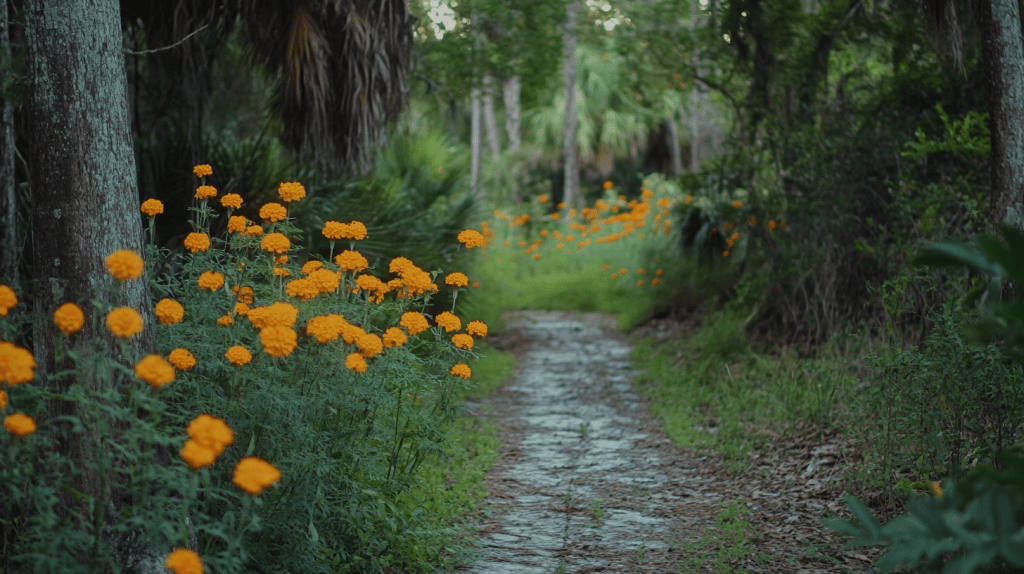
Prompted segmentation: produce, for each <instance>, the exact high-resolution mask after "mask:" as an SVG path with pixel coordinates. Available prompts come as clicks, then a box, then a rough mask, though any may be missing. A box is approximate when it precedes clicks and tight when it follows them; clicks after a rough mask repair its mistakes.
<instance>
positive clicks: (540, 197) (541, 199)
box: [537, 195, 548, 203]
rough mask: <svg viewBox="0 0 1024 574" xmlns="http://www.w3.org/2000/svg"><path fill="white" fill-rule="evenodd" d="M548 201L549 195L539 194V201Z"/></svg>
mask: <svg viewBox="0 0 1024 574" xmlns="http://www.w3.org/2000/svg"><path fill="white" fill-rule="evenodd" d="M547 202H548V196H546V195H538V196H537V203H547Z"/></svg>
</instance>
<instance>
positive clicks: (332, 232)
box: [323, 221, 348, 241]
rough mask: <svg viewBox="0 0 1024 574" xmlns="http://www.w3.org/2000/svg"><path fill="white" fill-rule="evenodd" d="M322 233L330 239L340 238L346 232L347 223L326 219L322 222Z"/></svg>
mask: <svg viewBox="0 0 1024 574" xmlns="http://www.w3.org/2000/svg"><path fill="white" fill-rule="evenodd" d="M323 234H324V237H326V238H327V239H330V240H331V241H336V240H338V239H342V238H343V237H345V236H346V235H347V234H348V225H347V224H344V223H340V222H337V221H328V222H327V223H325V224H324V230H323Z"/></svg>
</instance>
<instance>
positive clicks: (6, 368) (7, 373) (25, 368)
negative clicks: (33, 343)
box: [0, 341, 36, 386]
mask: <svg viewBox="0 0 1024 574" xmlns="http://www.w3.org/2000/svg"><path fill="white" fill-rule="evenodd" d="M35 368H36V359H35V357H33V356H32V353H30V352H29V351H28V349H22V348H21V347H18V346H16V345H14V344H13V343H8V342H6V341H0V383H7V384H8V385H11V386H14V385H20V384H22V383H27V382H29V381H31V380H32V379H34V378H35V376H36V375H35V372H34V371H35Z"/></svg>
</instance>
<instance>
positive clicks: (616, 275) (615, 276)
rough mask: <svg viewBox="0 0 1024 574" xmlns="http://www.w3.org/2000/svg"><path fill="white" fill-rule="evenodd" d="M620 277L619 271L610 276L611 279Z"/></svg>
mask: <svg viewBox="0 0 1024 574" xmlns="http://www.w3.org/2000/svg"><path fill="white" fill-rule="evenodd" d="M618 278H619V274H618V273H612V275H611V277H609V279H618Z"/></svg>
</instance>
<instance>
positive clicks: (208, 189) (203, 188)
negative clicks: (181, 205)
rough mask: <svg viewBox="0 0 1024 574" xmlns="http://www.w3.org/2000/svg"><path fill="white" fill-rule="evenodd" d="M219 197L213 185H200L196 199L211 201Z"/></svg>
mask: <svg viewBox="0 0 1024 574" xmlns="http://www.w3.org/2000/svg"><path fill="white" fill-rule="evenodd" d="M215 195H217V188H215V187H213V186H212V185H200V186H199V187H197V188H196V199H210V198H211V197H214V196H215Z"/></svg>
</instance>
